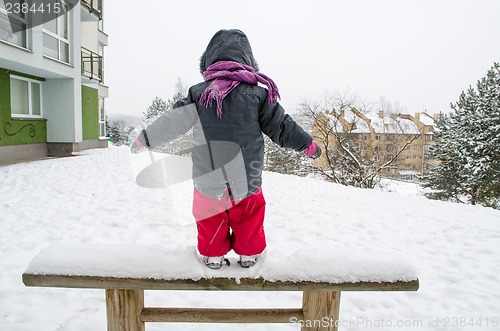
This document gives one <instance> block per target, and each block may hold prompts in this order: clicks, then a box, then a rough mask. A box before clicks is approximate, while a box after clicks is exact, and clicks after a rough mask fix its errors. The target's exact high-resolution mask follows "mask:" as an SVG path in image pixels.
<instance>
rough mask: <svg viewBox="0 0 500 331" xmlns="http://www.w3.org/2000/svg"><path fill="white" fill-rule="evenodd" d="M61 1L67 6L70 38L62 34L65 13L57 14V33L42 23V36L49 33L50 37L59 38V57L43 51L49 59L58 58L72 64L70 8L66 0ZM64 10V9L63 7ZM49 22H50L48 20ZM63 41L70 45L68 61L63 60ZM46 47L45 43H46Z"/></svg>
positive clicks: (57, 59)
mask: <svg viewBox="0 0 500 331" xmlns="http://www.w3.org/2000/svg"><path fill="white" fill-rule="evenodd" d="M61 3H62V5H63V6H64V7H66V18H67V20H66V24H67V25H68V27H67V28H68V38H64V37H63V36H62V35H61V23H60V22H61V21H62V19H63V18H62V17H63V15H59V16H57V17H56V18H55V19H54V20H56V33H54V32H52V31H50V30H47V29H45V27H44V26H43V25H42V36H43V35H45V34H46V35H48V36H49V37H52V38H55V39H56V40H57V58H55V57H53V56H50V55H48V54H45V52H44V53H43V56H44V57H47V58H49V59H52V60H56V61H59V62H62V63H65V64H72V63H73V61H72V60H73V59H72V56H71V50H72V45H71V15H70V10H69V8H68V5H67V4H66V2H65V1H63V0H61ZM62 10H64V9H62ZM47 23H48V22H47ZM61 43H65V44H67V45H68V62H66V61H64V60H62V59H61V58H62V57H61V48H62V47H61ZM44 47H45V45H44Z"/></svg>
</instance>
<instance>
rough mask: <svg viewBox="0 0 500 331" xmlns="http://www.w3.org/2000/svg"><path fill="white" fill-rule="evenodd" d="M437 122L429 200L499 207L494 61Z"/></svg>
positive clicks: (499, 103) (498, 78) (499, 92)
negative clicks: (435, 163) (435, 160)
mask: <svg viewBox="0 0 500 331" xmlns="http://www.w3.org/2000/svg"><path fill="white" fill-rule="evenodd" d="M451 108H452V109H453V112H452V113H451V114H449V115H448V116H444V115H442V116H441V118H440V120H439V121H438V122H437V132H436V144H434V146H433V148H432V152H433V154H434V155H435V156H436V157H437V158H438V159H439V160H440V163H439V164H438V165H436V166H435V167H434V168H433V169H431V171H430V175H429V177H428V184H427V185H426V186H427V187H430V188H432V189H433V193H431V194H430V195H429V196H430V197H433V198H438V199H443V200H452V201H456V202H464V203H471V204H477V203H480V204H483V205H486V206H493V207H498V201H499V197H500V65H499V64H498V63H495V64H494V66H493V67H492V68H491V69H490V70H489V71H488V73H487V75H486V77H483V78H481V79H480V80H478V82H477V84H476V88H475V89H474V88H473V87H470V88H469V89H468V90H467V91H463V92H462V93H461V94H460V97H459V100H458V101H457V102H456V103H455V104H453V103H452V104H451Z"/></svg>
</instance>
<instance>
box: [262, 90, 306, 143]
mask: <svg viewBox="0 0 500 331" xmlns="http://www.w3.org/2000/svg"><path fill="white" fill-rule="evenodd" d="M259 123H260V127H261V130H262V132H264V133H265V134H266V135H267V136H268V137H269V138H271V140H272V141H274V142H275V143H276V144H278V145H279V146H281V147H285V148H291V149H294V150H296V151H298V152H302V151H303V150H305V149H306V148H308V147H309V146H310V145H311V143H312V141H313V138H312V137H311V135H310V134H308V133H307V132H306V131H304V129H302V127H301V126H300V125H298V124H297V123H296V122H295V121H294V120H293V119H292V118H291V117H290V115H288V114H286V113H285V110H284V109H283V107H282V106H281V105H280V104H279V103H278V102H275V103H273V104H268V102H267V97H266V99H265V100H264V102H263V104H262V105H261V107H260V110H259Z"/></svg>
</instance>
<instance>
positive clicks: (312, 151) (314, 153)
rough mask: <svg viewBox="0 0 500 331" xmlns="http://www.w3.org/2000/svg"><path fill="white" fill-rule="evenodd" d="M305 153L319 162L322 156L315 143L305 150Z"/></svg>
mask: <svg viewBox="0 0 500 331" xmlns="http://www.w3.org/2000/svg"><path fill="white" fill-rule="evenodd" d="M304 153H306V155H307V156H309V157H310V158H311V159H313V160H317V159H319V158H320V156H321V148H320V147H319V146H318V145H316V143H315V142H314V141H313V142H312V143H311V145H309V147H307V148H306V149H305V150H304Z"/></svg>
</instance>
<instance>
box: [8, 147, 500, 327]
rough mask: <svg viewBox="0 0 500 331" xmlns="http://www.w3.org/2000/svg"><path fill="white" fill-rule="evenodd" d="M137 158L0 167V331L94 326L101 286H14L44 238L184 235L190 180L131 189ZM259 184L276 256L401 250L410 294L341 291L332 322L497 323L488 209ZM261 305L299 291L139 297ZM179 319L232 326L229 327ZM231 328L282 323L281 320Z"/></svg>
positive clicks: (493, 236) (167, 239)
mask: <svg viewBox="0 0 500 331" xmlns="http://www.w3.org/2000/svg"><path fill="white" fill-rule="evenodd" d="M144 158H145V159H144ZM145 160H146V161H147V160H148V156H147V154H142V155H141V156H139V157H138V156H135V155H132V156H131V155H130V154H129V152H128V149H127V148H126V147H121V148H116V147H111V148H109V149H105V150H91V151H86V152H83V153H82V154H81V155H80V156H78V157H72V158H63V159H53V160H44V161H37V162H30V163H20V164H16V165H10V166H4V167H0V178H2V179H1V183H2V185H1V187H2V189H1V190H0V225H1V227H2V235H1V238H2V240H1V241H0V252H1V253H0V254H1V255H0V270H2V273H0V298H1V299H0V309H1V310H2V312H3V318H2V320H3V321H2V328H3V329H5V330H10V331H21V330H105V325H106V322H105V304H104V292H103V291H98V290H67V289H64V290H61V289H41V288H26V287H24V286H23V284H22V282H21V274H22V273H23V271H24V270H25V268H26V267H27V265H28V263H29V261H30V260H31V258H32V257H33V256H34V255H35V254H36V253H37V252H38V251H39V250H40V249H42V248H44V247H46V246H48V245H51V244H55V243H99V244H109V243H141V244H160V245H164V246H167V247H176V246H179V245H190V246H192V245H195V244H196V226H195V223H194V222H193V221H192V216H191V214H190V213H191V195H192V184H191V183H190V182H184V183H181V184H178V185H175V186H173V187H171V188H169V189H145V188H141V187H138V186H137V185H136V184H135V182H134V174H136V173H137V169H140V168H141V165H142V164H143V163H144V162H146V161H145ZM263 191H264V195H265V198H266V200H267V210H266V211H267V214H266V215H267V216H266V223H265V228H266V234H267V240H268V248H269V251H273V252H281V254H283V256H282V258H283V259H285V260H286V259H287V256H289V255H293V254H300V253H301V252H304V251H307V250H309V251H311V252H313V253H314V254H320V255H321V256H323V257H324V259H328V256H329V255H332V256H339V255H340V256H349V255H350V254H361V255H362V254H366V255H367V256H370V255H379V256H385V257H392V256H398V257H401V256H403V257H405V258H406V259H407V260H408V261H410V262H412V263H413V264H414V265H415V267H416V269H417V272H418V275H419V279H420V284H421V288H420V290H419V291H418V292H415V293H370V292H351V293H348V292H344V293H343V294H342V302H341V312H340V316H341V319H342V320H343V325H344V327H342V328H341V330H363V329H365V330H372V329H374V324H373V323H379V324H378V325H380V327H377V330H389V329H394V325H396V323H399V322H401V323H403V322H404V323H408V326H409V327H405V328H404V329H405V330H437V329H438V327H437V326H439V327H440V328H441V329H444V328H446V327H447V325H448V327H449V328H452V329H454V330H457V329H463V330H469V329H471V327H470V325H469V324H464V323H465V322H464V321H466V322H467V323H469V322H476V323H483V327H485V326H486V323H490V326H489V327H490V329H495V328H492V323H493V321H494V320H496V321H497V323H500V316H499V315H498V306H500V264H499V263H498V261H499V260H500V250H499V248H500V212H499V211H495V210H492V209H487V208H484V207H481V206H468V205H458V204H452V203H445V202H438V201H431V200H427V199H425V198H423V197H411V196H405V195H401V194H397V193H385V192H380V191H373V190H362V189H355V188H351V187H344V186H340V185H335V184H330V183H326V182H322V181H319V180H315V179H308V178H299V177H295V176H286V175H279V174H274V173H264V186H263ZM291 260H293V259H291ZM290 267H291V268H293V267H294V266H290ZM311 267H314V266H311ZM297 268H298V269H300V268H303V266H297ZM263 302H265V304H266V305H267V306H268V307H298V306H300V304H301V295H300V293H289V292H284V293H277V294H276V293H247V292H238V293H236V292H231V293H218V292H211V293H199V292H191V293H182V294H181V293H180V292H147V293H146V305H151V306H197V307H202V306H207V307H217V306H218V307H259V306H261V305H262V303H263ZM455 317H458V318H464V320H453V318H455ZM436 318H439V321H437V320H436ZM486 319H488V320H486ZM353 321H354V322H356V323H353ZM436 321H437V322H438V325H436V324H435V323H436ZM454 322H456V323H458V324H452V323H454ZM370 323H371V324H370ZM384 323H385V324H384ZM388 323H393V327H392V328H391V327H389V326H388ZM446 323H448V324H446ZM375 325H377V324H375ZM476 325H477V324H476ZM454 326H456V327H454ZM476 327H477V326H476ZM498 327H499V326H498V325H497V327H496V329H498ZM182 328H183V330H233V329H234V326H231V325H203V326H200V325H185V326H183V327H182ZM238 328H239V329H241V330H255V329H258V330H289V329H290V326H289V325H281V326H280V325H264V324H262V325H258V327H256V326H255V325H241V326H238ZM163 329H166V327H165V326H162V325H161V324H160V325H157V324H151V325H148V330H163ZM295 329H299V328H298V327H296V328H295Z"/></svg>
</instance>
